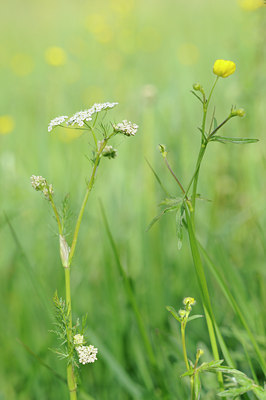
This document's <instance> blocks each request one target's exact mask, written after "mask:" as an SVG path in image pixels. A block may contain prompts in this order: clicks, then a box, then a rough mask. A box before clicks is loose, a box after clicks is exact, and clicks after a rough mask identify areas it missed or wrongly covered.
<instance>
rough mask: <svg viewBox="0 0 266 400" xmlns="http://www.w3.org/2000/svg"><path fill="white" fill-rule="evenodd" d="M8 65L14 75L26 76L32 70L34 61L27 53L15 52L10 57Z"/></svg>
mask: <svg viewBox="0 0 266 400" xmlns="http://www.w3.org/2000/svg"><path fill="white" fill-rule="evenodd" d="M10 66H11V69H12V71H13V72H14V74H15V75H18V76H26V75H29V74H30V73H31V72H32V71H33V68H34V62H33V59H32V57H31V56H29V55H28V54H24V53H17V54H15V55H14V56H13V57H12V58H11V61H10Z"/></svg>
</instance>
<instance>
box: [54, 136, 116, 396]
mask: <svg viewBox="0 0 266 400" xmlns="http://www.w3.org/2000/svg"><path fill="white" fill-rule="evenodd" d="M91 130H92V134H93V138H94V141H95V145H96V149H97V140H96V137H95V134H94V132H93V129H91ZM113 135H114V132H113V133H112V134H111V135H110V136H109V137H108V138H106V139H105V140H104V141H103V143H102V145H101V147H100V148H99V149H98V152H97V156H96V159H95V162H94V166H93V170H92V173H91V177H90V180H89V183H88V185H87V190H86V193H85V196H84V199H83V202H82V205H81V209H80V212H79V215H78V219H77V222H76V226H75V231H74V236H73V240H72V244H71V248H70V251H69V257H68V263H67V265H64V269H65V291H66V305H67V310H68V327H67V339H68V346H69V351H71V342H72V308H71V307H72V306H71V286H70V265H71V261H72V258H73V256H74V253H75V249H76V244H77V238H78V233H79V229H80V224H81V220H82V217H83V214H84V210H85V206H86V204H87V201H88V197H89V194H90V192H91V190H92V188H93V184H94V181H95V176H96V172H97V168H98V166H99V161H100V157H101V153H102V151H103V149H104V147H105V145H106V143H107V141H108V140H109V139H110V138H111V137H112V136H113ZM50 202H51V205H52V208H53V211H54V214H55V217H56V220H57V224H58V230H59V234H60V235H61V236H63V229H62V224H61V221H60V217H59V213H58V211H57V208H56V206H55V204H54V201H53V198H52V196H50ZM67 383H68V389H69V396H70V400H77V382H76V376H75V371H74V367H73V365H72V364H71V363H70V364H68V365H67Z"/></svg>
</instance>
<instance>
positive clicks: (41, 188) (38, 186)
mask: <svg viewBox="0 0 266 400" xmlns="http://www.w3.org/2000/svg"><path fill="white" fill-rule="evenodd" d="M30 179H31V185H32V187H33V188H34V189H35V190H37V191H38V192H43V194H44V196H45V197H46V199H47V200H50V197H51V196H52V195H53V193H54V190H53V186H52V185H49V184H48V183H47V180H46V179H45V178H43V177H42V176H36V175H32V176H31V178H30Z"/></svg>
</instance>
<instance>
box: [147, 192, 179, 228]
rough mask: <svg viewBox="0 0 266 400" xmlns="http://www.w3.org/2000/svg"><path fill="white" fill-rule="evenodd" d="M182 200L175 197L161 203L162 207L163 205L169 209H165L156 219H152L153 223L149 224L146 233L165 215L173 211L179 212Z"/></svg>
mask: <svg viewBox="0 0 266 400" xmlns="http://www.w3.org/2000/svg"><path fill="white" fill-rule="evenodd" d="M181 201H182V199H181V198H178V197H175V198H166V199H164V200H163V201H161V203H160V204H159V205H160V206H162V205H166V206H167V207H165V208H164V209H163V210H162V211H161V212H160V214H158V215H156V217H154V218H153V219H152V221H151V222H150V223H149V225H148V227H147V229H146V231H148V230H149V229H151V227H152V226H153V225H154V224H155V222H157V221H158V220H159V219H160V218H161V217H162V216H163V215H165V214H166V213H168V212H171V211H175V210H178V209H179V208H180V207H181Z"/></svg>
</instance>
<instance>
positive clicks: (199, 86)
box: [193, 83, 202, 91]
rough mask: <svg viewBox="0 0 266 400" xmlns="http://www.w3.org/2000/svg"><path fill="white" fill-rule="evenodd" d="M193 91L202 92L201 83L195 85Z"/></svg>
mask: <svg viewBox="0 0 266 400" xmlns="http://www.w3.org/2000/svg"><path fill="white" fill-rule="evenodd" d="M193 89H194V90H196V91H198V90H201V89H202V86H201V85H200V84H199V83H194V85H193Z"/></svg>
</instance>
